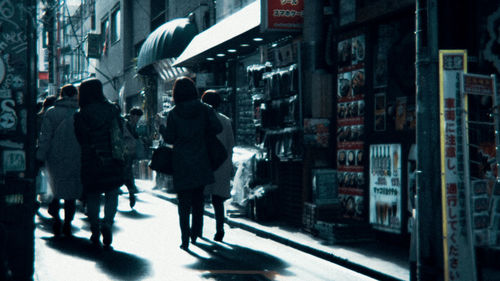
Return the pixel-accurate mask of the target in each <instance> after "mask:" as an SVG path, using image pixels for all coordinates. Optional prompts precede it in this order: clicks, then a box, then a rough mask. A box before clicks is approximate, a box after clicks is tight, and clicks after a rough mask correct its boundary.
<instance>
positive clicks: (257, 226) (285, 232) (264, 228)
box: [136, 180, 409, 280]
mask: <svg viewBox="0 0 500 281" xmlns="http://www.w3.org/2000/svg"><path fill="white" fill-rule="evenodd" d="M136 184H137V186H138V187H139V189H141V190H142V191H144V192H149V193H152V194H154V195H156V196H158V197H160V198H162V199H165V200H168V201H170V202H174V203H176V200H177V199H176V195H175V194H169V193H166V192H165V191H162V190H159V189H154V187H155V183H154V182H153V181H151V180H136ZM228 207H229V206H228ZM205 215H208V216H210V217H213V209H212V208H211V207H208V206H207V207H206V208H205ZM226 223H227V224H228V225H229V226H230V227H238V228H241V229H245V230H247V231H250V232H253V233H255V234H257V235H259V236H262V237H266V238H269V239H272V240H274V241H277V242H280V243H283V244H285V245H288V246H290V247H293V248H296V249H298V250H301V251H304V252H307V253H309V254H311V255H314V256H317V257H320V258H323V259H325V260H329V261H332V262H334V263H337V264H340V265H342V266H345V267H347V268H350V269H352V270H355V271H357V272H360V273H362V274H365V275H368V276H370V277H372V278H375V279H379V280H409V267H408V250H407V249H402V247H401V246H395V245H390V244H388V243H386V242H380V241H373V242H360V243H352V244H346V245H327V244H325V243H324V241H323V240H322V239H320V238H317V237H314V236H312V235H311V234H308V233H305V232H301V231H300V229H297V228H291V227H289V226H286V225H285V224H281V223H279V222H270V223H267V222H266V223H257V222H255V221H252V220H250V219H249V218H246V217H230V216H227V217H226ZM226 233H227V234H228V235H230V231H226Z"/></svg>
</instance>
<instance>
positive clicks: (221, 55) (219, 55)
mask: <svg viewBox="0 0 500 281" xmlns="http://www.w3.org/2000/svg"><path fill="white" fill-rule="evenodd" d="M217 56H218V57H219V58H222V57H225V56H226V54H222V53H220V54H217Z"/></svg>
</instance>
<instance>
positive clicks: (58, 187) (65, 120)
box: [36, 84, 82, 237]
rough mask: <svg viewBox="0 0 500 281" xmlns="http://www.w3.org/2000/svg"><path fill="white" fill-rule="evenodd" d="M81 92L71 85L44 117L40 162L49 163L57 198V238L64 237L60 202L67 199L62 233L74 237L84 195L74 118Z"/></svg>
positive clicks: (51, 208) (54, 204)
mask: <svg viewBox="0 0 500 281" xmlns="http://www.w3.org/2000/svg"><path fill="white" fill-rule="evenodd" d="M77 94H78V91H77V89H76V88H75V87H74V86H73V85H71V84H67V85H64V86H63V87H62V88H61V91H60V94H59V98H58V99H57V100H56V101H55V102H54V106H52V107H50V108H49V109H48V110H47V111H46V112H45V113H44V114H43V120H42V124H41V127H40V136H39V139H38V149H37V152H36V157H37V160H38V161H43V162H45V166H46V169H47V173H48V180H49V182H50V187H51V189H52V194H53V199H52V201H51V202H50V203H49V206H48V213H49V214H50V215H51V216H52V218H53V224H52V231H53V233H54V236H56V237H57V236H59V235H60V234H61V218H60V216H59V209H60V201H61V199H62V200H64V225H62V233H63V234H64V235H65V236H67V237H70V236H72V231H71V222H72V221H73V218H74V217H75V210H76V199H79V198H80V197H81V194H82V183H81V181H80V145H79V143H78V141H77V140H76V137H75V130H74V126H73V123H74V122H73V116H74V114H75V112H76V111H77V109H78V101H77Z"/></svg>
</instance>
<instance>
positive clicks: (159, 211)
mask: <svg viewBox="0 0 500 281" xmlns="http://www.w3.org/2000/svg"><path fill="white" fill-rule="evenodd" d="M140 188H141V189H143V190H145V192H142V193H140V194H138V202H137V204H136V206H135V209H134V210H131V209H130V207H129V205H128V196H127V195H122V196H120V204H119V207H118V213H117V216H116V222H115V226H114V228H113V232H114V236H113V244H112V246H113V250H96V249H94V248H92V247H91V246H90V242H89V240H88V238H89V237H90V230H89V226H88V223H87V221H86V217H85V215H84V214H83V213H81V212H78V213H77V216H76V218H75V220H74V223H73V233H74V237H73V238H66V237H62V238H57V239H56V238H54V237H53V235H52V234H51V221H50V219H49V216H48V214H47V210H46V208H45V207H42V208H41V209H40V211H39V214H38V215H37V217H36V230H35V281H79V280H85V281H89V280H90V281H93V280H95V281H101V280H102V281H106V280H213V281H226V280H243V281H246V280H249V281H252V280H259V281H260V280H262V281H266V280H285V281H288V280H301V281H302V280H307V281H316V280H317V281H322V280H347V281H350V280H353V281H354V280H356V281H361V280H373V279H371V278H369V277H367V276H365V275H363V274H360V273H357V272H354V271H352V270H349V269H346V268H345V267H342V266H339V265H337V264H335V263H332V262H330V261H328V260H325V259H323V258H318V257H316V256H314V255H311V254H308V253H306V252H305V251H301V250H297V249H295V248H294V247H290V246H287V245H285V244H283V243H278V242H276V241H274V240H273V239H269V238H266V237H262V235H255V233H253V232H250V231H247V230H244V229H241V228H239V227H229V226H226V236H225V237H224V242H223V243H218V242H214V241H212V240H211V238H212V237H213V235H214V231H215V223H214V220H213V219H212V218H211V217H209V216H205V224H204V233H203V236H204V239H202V240H200V241H199V242H198V243H197V245H193V244H191V245H190V248H189V249H190V250H189V251H188V252H186V251H183V250H181V249H180V248H179V245H180V231H179V227H178V217H177V206H176V205H175V204H174V203H172V202H170V201H169V200H165V198H161V197H158V196H155V194H154V193H153V192H149V191H151V185H150V184H149V183H142V184H141V185H140ZM61 214H63V211H61Z"/></svg>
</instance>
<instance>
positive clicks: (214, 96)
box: [201, 90, 222, 109]
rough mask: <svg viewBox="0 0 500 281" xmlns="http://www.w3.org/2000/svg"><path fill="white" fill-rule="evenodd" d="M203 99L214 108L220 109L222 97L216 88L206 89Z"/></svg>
mask: <svg viewBox="0 0 500 281" xmlns="http://www.w3.org/2000/svg"><path fill="white" fill-rule="evenodd" d="M201 101H202V102H204V103H206V104H209V105H211V106H212V107H213V108H214V109H218V108H219V106H220V104H221V102H222V99H221V97H220V95H219V93H217V91H215V90H206V91H205V92H204V93H203V95H201Z"/></svg>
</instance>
